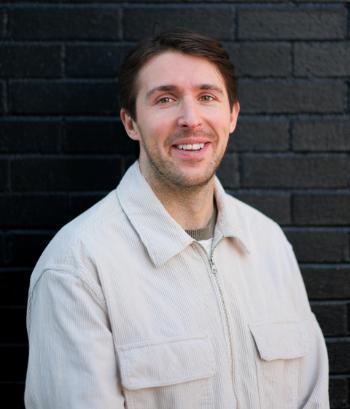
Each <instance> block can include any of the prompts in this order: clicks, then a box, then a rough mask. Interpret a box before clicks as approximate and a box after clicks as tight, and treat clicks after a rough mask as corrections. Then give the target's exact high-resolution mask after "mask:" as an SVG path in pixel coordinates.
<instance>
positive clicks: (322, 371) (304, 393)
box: [288, 246, 329, 409]
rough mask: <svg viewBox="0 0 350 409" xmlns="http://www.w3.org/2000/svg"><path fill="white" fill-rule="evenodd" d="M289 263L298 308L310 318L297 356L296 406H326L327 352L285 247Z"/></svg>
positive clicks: (293, 260) (311, 408)
mask: <svg viewBox="0 0 350 409" xmlns="http://www.w3.org/2000/svg"><path fill="white" fill-rule="evenodd" d="M288 257H289V266H290V268H291V269H292V274H293V276H294V284H295V288H294V289H295V299H296V300H297V302H298V304H299V307H300V308H301V309H302V310H304V311H306V314H307V316H308V317H310V321H309V325H308V328H307V329H308V331H307V337H308V344H309V346H308V350H307V354H306V355H305V356H304V357H303V358H302V359H301V363H300V365H301V367H300V376H299V388H298V390H299V395H298V409H329V396H328V376H329V374H328V355H327V349H326V344H325V340H324V337H323V334H322V331H321V329H320V326H319V324H318V322H317V320H316V317H315V315H314V314H313V313H311V310H310V305H309V302H308V298H307V293H306V290H305V286H304V282H303V279H302V276H301V273H300V270H299V266H298V263H297V260H296V257H295V255H294V252H293V249H292V246H289V255H288Z"/></svg>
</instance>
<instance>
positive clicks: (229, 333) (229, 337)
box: [208, 246, 234, 384]
mask: <svg viewBox="0 0 350 409" xmlns="http://www.w3.org/2000/svg"><path fill="white" fill-rule="evenodd" d="M215 247H216V246H215ZM215 247H213V248H212V250H211V255H210V257H208V259H209V264H210V270H211V272H212V274H213V276H214V279H215V283H216V286H217V288H218V290H219V295H220V301H221V305H222V308H223V310H224V315H225V321H226V330H227V334H228V341H229V349H230V367H231V378H232V384H233V380H234V373H233V354H232V347H233V345H232V339H231V326H230V321H229V316H228V311H227V307H226V303H225V301H224V295H223V291H222V287H221V285H220V282H219V279H218V277H217V272H218V269H217V267H216V264H215V262H214V257H213V253H214V250H215Z"/></svg>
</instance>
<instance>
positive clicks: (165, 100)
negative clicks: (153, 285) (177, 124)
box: [157, 97, 174, 104]
mask: <svg viewBox="0 0 350 409" xmlns="http://www.w3.org/2000/svg"><path fill="white" fill-rule="evenodd" d="M172 101H174V98H170V97H162V98H159V99H158V101H157V104H169V102H172Z"/></svg>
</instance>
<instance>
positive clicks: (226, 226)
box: [116, 161, 248, 266]
mask: <svg viewBox="0 0 350 409" xmlns="http://www.w3.org/2000/svg"><path fill="white" fill-rule="evenodd" d="M116 194H117V197H118V199H119V202H120V204H121V207H122V209H123V211H124V213H125V214H126V216H127V217H128V219H129V221H130V223H131V224H132V226H133V228H134V229H135V230H136V232H137V234H138V235H139V236H140V239H141V241H142V242H143V244H144V245H145V247H146V249H147V252H148V254H149V256H150V258H151V259H152V261H153V263H154V264H155V265H156V266H160V265H162V264H164V263H166V262H167V261H168V260H170V259H171V258H172V257H174V256H175V255H176V254H178V253H180V252H181V251H182V250H184V249H185V248H186V247H187V246H188V245H190V244H191V243H192V242H193V241H194V240H193V239H192V237H191V236H189V235H188V234H187V233H186V232H185V230H184V229H183V228H182V227H181V226H180V225H179V224H178V223H177V222H176V221H175V220H174V219H173V218H172V217H171V216H170V215H169V213H168V212H167V211H166V209H165V208H164V206H163V205H162V203H161V202H160V200H159V199H158V198H157V196H156V195H155V193H154V192H153V190H152V188H151V187H150V185H149V184H148V183H147V181H146V179H145V178H144V177H143V175H142V174H141V172H140V168H139V164H138V161H136V162H135V163H134V164H133V165H132V166H130V168H129V169H128V170H127V172H126V173H125V175H124V177H123V178H122V180H121V181H120V183H119V185H118V187H117V189H116ZM215 199H216V204H217V208H218V218H217V224H216V232H215V234H218V233H219V234H220V235H221V236H225V237H232V238H234V239H236V240H237V241H238V244H239V245H240V247H241V248H242V250H243V251H248V250H247V246H246V241H247V240H246V238H245V237H244V234H243V233H242V231H241V229H240V228H239V227H238V226H237V224H238V223H237V222H238V220H237V219H235V212H232V210H231V207H232V203H227V201H228V198H227V194H226V193H225V191H224V189H223V187H222V186H221V184H220V182H219V180H218V179H217V178H216V180H215Z"/></svg>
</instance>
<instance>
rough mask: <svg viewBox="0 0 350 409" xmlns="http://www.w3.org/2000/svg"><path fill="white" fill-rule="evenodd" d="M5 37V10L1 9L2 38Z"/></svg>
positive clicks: (0, 28)
mask: <svg viewBox="0 0 350 409" xmlns="http://www.w3.org/2000/svg"><path fill="white" fill-rule="evenodd" d="M3 37H5V10H4V9H0V38H3Z"/></svg>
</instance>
